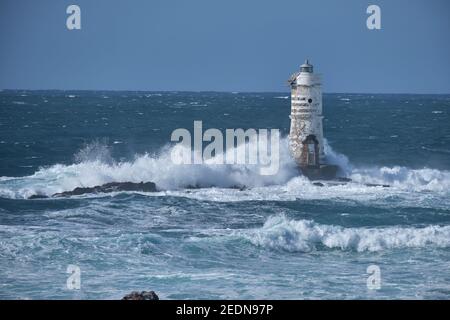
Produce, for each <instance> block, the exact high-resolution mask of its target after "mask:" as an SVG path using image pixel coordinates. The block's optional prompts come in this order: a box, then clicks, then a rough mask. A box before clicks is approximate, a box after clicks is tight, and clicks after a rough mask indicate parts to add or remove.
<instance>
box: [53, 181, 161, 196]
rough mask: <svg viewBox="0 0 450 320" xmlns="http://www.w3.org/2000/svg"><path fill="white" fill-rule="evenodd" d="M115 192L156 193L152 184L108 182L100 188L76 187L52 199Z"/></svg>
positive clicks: (56, 194)
mask: <svg viewBox="0 0 450 320" xmlns="http://www.w3.org/2000/svg"><path fill="white" fill-rule="evenodd" d="M117 191H141V192H156V191H157V189H156V185H155V184H154V183H153V182H140V183H135V182H110V183H105V184H103V185H101V186H95V187H87V188H81V187H77V188H75V189H73V190H72V191H64V192H60V193H55V194H54V195H53V197H67V196H78V195H82V194H87V193H108V192H117Z"/></svg>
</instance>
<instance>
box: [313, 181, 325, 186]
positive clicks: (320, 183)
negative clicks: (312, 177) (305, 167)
mask: <svg viewBox="0 0 450 320" xmlns="http://www.w3.org/2000/svg"><path fill="white" fill-rule="evenodd" d="M313 185H315V186H318V187H324V186H325V185H324V184H323V183H322V182H314V183H313Z"/></svg>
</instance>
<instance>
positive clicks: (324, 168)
mask: <svg viewBox="0 0 450 320" xmlns="http://www.w3.org/2000/svg"><path fill="white" fill-rule="evenodd" d="M299 169H300V171H301V173H302V174H303V175H304V176H305V177H307V178H308V179H309V180H313V181H314V180H335V179H336V174H337V172H338V171H339V167H338V166H336V165H333V164H321V165H319V166H306V167H299Z"/></svg>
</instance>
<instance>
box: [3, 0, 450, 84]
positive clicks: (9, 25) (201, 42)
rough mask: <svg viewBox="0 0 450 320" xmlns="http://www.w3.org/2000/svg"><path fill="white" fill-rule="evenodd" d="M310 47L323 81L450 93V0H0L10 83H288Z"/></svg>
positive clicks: (5, 77)
mask: <svg viewBox="0 0 450 320" xmlns="http://www.w3.org/2000/svg"><path fill="white" fill-rule="evenodd" d="M70 4H77V5H79V6H80V8H81V24H82V29H81V30H73V31H69V30H68V29H67V28H66V19H67V16H68V15H67V14H66V8H67V6H68V5H70ZM370 4H377V5H379V6H380V7H381V14H382V17H381V24H382V25H381V26H382V29H381V30H372V31H371V30H368V29H367V27H366V19H367V17H368V14H367V13H366V9H367V7H368V5H370ZM306 57H308V58H309V59H310V60H311V61H312V63H313V64H314V66H315V70H316V71H317V72H319V73H321V74H322V75H323V78H324V90H325V91H326V92H373V93H378V92H385V93H391V92H396V93H450V1H448V0H412V1H411V0H404V1H401V0H389V1H380V0H371V1H361V0H353V1H348V0H346V1H336V0H328V1H325V0H323V1H320V0H309V1H301V0H271V1H266V0H222V1H217V0H145V1H144V0H142V1H138V0H128V1H125V0H121V1H119V0H95V1H93V0H71V1H65V0H39V1H36V0H0V88H3V89H15V88H23V89H108V90H122V89H123V90H194V91H203V90H218V91H285V90H287V89H288V87H287V85H286V79H288V77H289V75H290V74H291V73H293V72H295V71H296V70H297V69H298V67H299V65H300V64H301V63H302V62H303V61H304V59H305V58H306Z"/></svg>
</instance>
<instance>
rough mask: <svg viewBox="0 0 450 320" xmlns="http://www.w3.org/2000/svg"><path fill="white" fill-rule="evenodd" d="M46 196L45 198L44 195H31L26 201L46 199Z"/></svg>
mask: <svg viewBox="0 0 450 320" xmlns="http://www.w3.org/2000/svg"><path fill="white" fill-rule="evenodd" d="M47 198H48V196H46V195H45V194H33V195H31V196H29V197H28V199H30V200H32V199H47Z"/></svg>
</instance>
